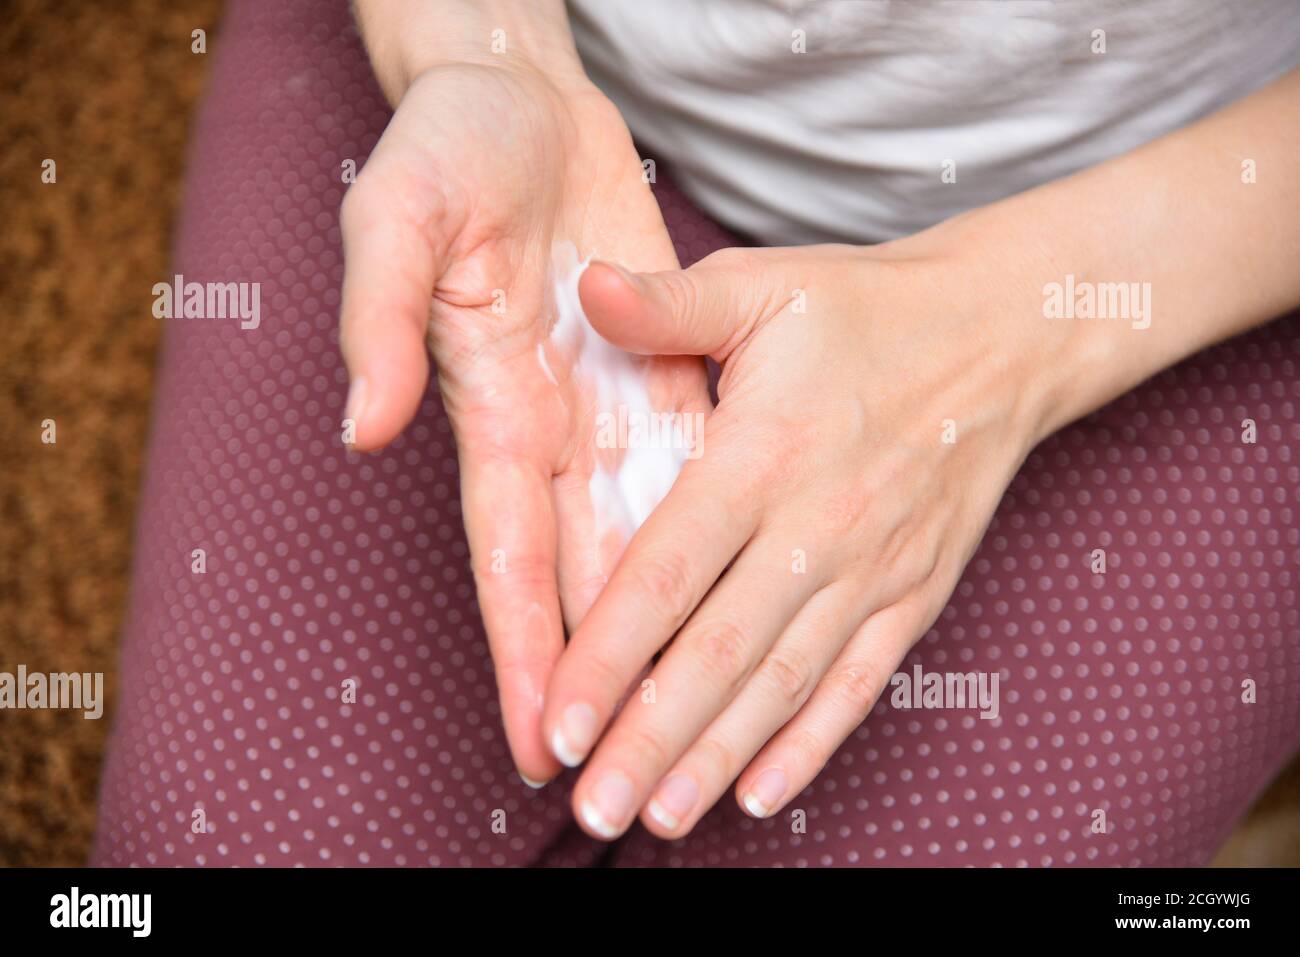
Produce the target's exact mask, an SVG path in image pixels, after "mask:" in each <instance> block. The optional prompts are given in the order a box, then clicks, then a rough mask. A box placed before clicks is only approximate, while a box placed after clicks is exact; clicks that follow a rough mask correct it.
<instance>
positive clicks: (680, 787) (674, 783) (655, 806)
mask: <svg viewBox="0 0 1300 957" xmlns="http://www.w3.org/2000/svg"><path fill="white" fill-rule="evenodd" d="M699 799H700V787H699V785H698V784H696V783H695V779H694V778H693V777H691V776H690V775H689V774H672V775H669V776H668V777H667V778H666V779H665V780H664V783H663V784H661V785H659V790H658V791H656V792H655V796H654V797H653V798H651V799H650V803H649V804H648V805H646V810H647V811H649V812H650V816H651V817H652V818H654V819H655V820H656V821H658V822H659V823H660V824H661V825H662V826H663V827H664V828H666V829H667V830H669V831H675V830H677V828H678V827H679V826H680V825H681V823H682V819H683V818H685V817H686V815H688V814H690V813H691V810H692V809H693V808H694V807H695V802H696V801H698V800H699Z"/></svg>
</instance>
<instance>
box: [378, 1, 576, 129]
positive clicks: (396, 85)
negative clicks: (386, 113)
mask: <svg viewBox="0 0 1300 957" xmlns="http://www.w3.org/2000/svg"><path fill="white" fill-rule="evenodd" d="M354 9H355V11H356V18H357V26H358V29H359V30H360V32H361V36H362V39H363V41H364V43H365V46H366V51H367V53H368V55H369V57H370V61H371V66H372V68H373V69H374V71H375V76H376V78H377V79H378V81H379V85H380V87H381V88H382V89H383V91H384V95H385V96H386V97H387V98H388V100H389V102H390V103H391V104H392V105H393V106H396V105H397V103H398V102H399V101H400V100H401V98H402V96H403V95H404V94H405V92H406V90H407V89H408V88H409V87H410V86H411V84H412V83H413V82H414V81H415V79H416V78H417V77H418V76H420V75H421V74H423V73H426V72H428V71H430V70H434V69H437V68H438V67H442V66H448V65H454V64H474V65H479V66H489V67H499V68H501V69H505V70H510V71H513V72H517V73H526V74H533V75H536V76H538V77H540V78H545V79H546V80H547V81H548V82H550V83H551V84H552V85H553V86H555V87H556V88H557V89H559V90H560V91H561V92H568V91H574V92H584V91H587V90H589V89H594V87H592V84H591V82H590V81H589V80H588V79H587V75H586V73H585V71H584V70H583V67H582V62H581V60H579V58H578V53H577V50H576V48H575V47H574V45H573V36H572V34H571V33H570V31H569V25H568V16H567V14H566V13H565V9H564V3H563V0H535V2H526V3H525V2H519V0H448V2H446V3H443V4H438V5H430V4H427V3H421V2H417V0H356V2H355V4H354Z"/></svg>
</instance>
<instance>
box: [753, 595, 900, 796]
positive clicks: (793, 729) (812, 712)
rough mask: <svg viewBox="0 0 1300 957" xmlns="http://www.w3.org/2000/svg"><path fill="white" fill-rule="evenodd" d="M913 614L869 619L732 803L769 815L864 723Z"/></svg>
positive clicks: (894, 609)
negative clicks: (735, 801)
mask: <svg viewBox="0 0 1300 957" xmlns="http://www.w3.org/2000/svg"><path fill="white" fill-rule="evenodd" d="M918 625H919V622H918V620H917V615H916V614H915V613H914V612H912V611H911V609H910V607H909V606H908V605H906V604H903V603H900V604H897V605H891V606H889V607H888V608H885V609H883V610H881V611H878V612H876V613H875V614H874V615H872V616H871V617H870V618H868V619H867V620H866V621H865V622H864V623H863V624H862V626H861V627H860V628H859V629H858V630H857V631H856V632H855V633H854V635H853V637H852V638H851V639H849V643H848V644H847V645H845V646H844V650H843V651H842V652H841V653H840V655H839V657H838V658H836V660H835V662H834V663H833V664H832V665H831V667H830V670H829V671H827V673H826V676H825V677H824V678H823V679H822V680H821V682H820V683H819V684H818V685H817V688H816V689H815V690H814V691H813V693H812V696H811V697H810V698H809V699H808V702H807V704H805V705H804V706H803V707H802V708H801V709H800V710H799V713H798V714H796V715H795V716H794V718H793V719H791V721H790V722H789V723H788V724H787V725H786V726H785V727H784V728H782V729H781V730H780V731H779V732H778V733H777V735H776V737H774V738H773V739H772V740H771V741H770V742H769V743H768V744H767V746H766V747H764V748H763V750H762V751H761V752H759V754H758V756H757V757H755V758H754V760H753V761H751V762H750V764H749V767H747V768H746V769H745V771H744V773H743V774H741V776H740V778H739V780H737V782H736V800H737V801H738V802H739V803H740V806H741V807H742V808H744V809H745V811H746V812H747V813H748V814H750V815H751V816H752V817H759V818H763V817H771V816H772V815H773V814H775V813H776V812H777V811H779V810H780V809H781V808H782V807H784V806H785V805H786V803H787V802H788V801H790V799H791V798H793V797H794V796H795V795H796V794H798V793H799V792H800V791H802V790H803V789H804V788H805V787H807V786H808V784H809V783H810V782H811V781H812V779H813V778H815V777H816V776H817V773H818V772H819V771H821V769H822V768H823V767H825V766H826V762H827V761H829V760H830V759H831V756H832V755H833V754H834V753H835V751H836V749H838V748H839V746H840V744H841V743H843V741H844V739H845V738H847V737H848V736H849V735H850V734H852V733H853V732H854V730H856V729H857V727H858V725H860V724H862V722H863V721H865V720H866V717H867V715H868V714H869V713H870V712H871V709H872V707H873V706H874V705H875V703H876V701H877V699H879V697H880V693H881V692H882V691H883V690H884V689H885V687H886V686H887V684H888V683H889V679H890V676H891V675H893V674H894V672H895V671H896V670H897V669H898V665H899V663H900V662H902V660H903V658H904V657H905V656H906V655H907V652H908V649H910V648H911V647H912V645H913V644H914V643H915V641H916V638H917V634H916V629H917V627H918Z"/></svg>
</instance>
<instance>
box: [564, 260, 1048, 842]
mask: <svg viewBox="0 0 1300 957" xmlns="http://www.w3.org/2000/svg"><path fill="white" fill-rule="evenodd" d="M918 239H919V240H920V243H917V244H913V245H912V246H909V245H908V244H906V243H899V244H895V245H891V246H886V247H877V248H875V249H870V250H867V249H858V248H853V247H849V246H815V247H807V248H800V249H769V250H724V251H722V252H720V253H716V254H714V255H713V256H710V257H708V258H707V259H705V260H703V261H701V262H700V263H698V264H697V265H696V266H694V267H693V268H691V269H689V270H686V271H684V272H667V273H660V274H656V275H633V274H631V273H628V272H626V271H624V270H621V269H619V268H617V267H614V266H610V265H607V264H605V263H596V264H593V265H592V266H591V268H590V269H588V271H587V273H586V274H585V276H584V277H583V280H582V284H581V294H582V299H583V302H584V304H585V306H586V310H587V314H588V316H589V318H590V319H591V321H592V323H593V325H594V326H595V327H596V328H597V329H598V330H600V331H601V332H602V334H604V335H605V337H606V338H608V339H609V340H610V341H612V342H614V343H616V344H618V345H621V346H623V347H624V348H627V349H630V350H633V351H636V352H643V353H655V354H658V353H665V354H678V353H688V354H708V355H711V356H713V357H714V358H716V359H717V360H718V361H719V362H720V363H721V364H722V368H723V375H722V379H721V382H720V386H719V393H720V401H719V404H718V407H717V409H716V410H715V412H714V413H713V416H712V418H710V419H709V421H708V425H707V428H706V430H705V435H704V443H703V454H702V456H701V457H700V458H699V459H697V460H694V461H690V462H688V463H687V464H686V466H685V468H684V469H683V471H682V473H681V475H680V476H679V478H678V480H677V483H676V485H675V486H674V487H673V489H672V491H671V492H670V493H669V495H668V496H667V498H665V499H664V501H663V502H662V504H661V505H660V506H659V508H658V509H657V510H656V511H655V512H654V513H653V514H652V515H651V516H650V518H649V520H648V521H647V522H646V523H645V524H644V525H643V526H642V527H641V530H640V531H639V532H638V533H637V535H636V536H635V537H634V538H633V540H632V543H631V544H630V546H629V547H628V549H627V551H626V552H625V553H624V556H623V558H622V561H621V562H620V564H619V565H618V567H617V569H616V571H615V573H614V575H613V576H612V578H611V580H610V582H609V584H608V586H607V587H606V588H605V590H604V591H603V592H602V593H601V595H600V597H599V598H598V599H597V602H596V604H595V605H594V606H593V608H592V609H591V611H590V612H589V613H588V615H587V617H586V618H585V619H584V621H583V622H582V624H581V626H580V627H579V628H578V630H577V632H576V634H575V635H574V636H573V638H572V639H571V641H570V644H569V647H568V649H567V650H566V651H565V653H564V655H563V656H562V657H561V659H560V662H559V664H558V665H557V667H556V669H555V672H554V675H553V677H552V680H551V685H550V687H549V689H548V691H547V701H546V711H545V716H544V719H543V727H544V728H545V730H546V733H547V735H548V740H550V741H552V742H553V745H552V746H553V748H554V749H555V750H556V752H557V754H560V755H566V754H567V755H572V756H573V757H575V758H579V759H580V758H582V757H583V756H585V755H587V754H588V752H589V750H590V749H591V748H592V746H593V745H594V744H595V743H596V741H597V738H598V736H599V735H600V733H601V731H602V729H605V728H606V726H607V724H608V725H609V727H608V730H606V731H605V733H604V737H603V739H602V740H601V741H600V743H599V746H598V747H597V748H596V750H595V752H594V753H593V754H591V756H590V759H589V760H588V762H587V767H586V768H585V770H584V773H583V774H582V777H581V779H580V780H579V782H578V784H577V786H576V788H575V791H574V797H573V801H574V809H575V812H576V813H577V816H578V819H579V820H580V821H581V822H582V824H583V826H584V827H585V829H586V830H588V831H589V832H590V833H592V834H593V835H595V836H598V837H602V838H606V839H608V838H613V837H615V836H617V835H619V834H620V833H622V832H623V831H624V830H625V829H626V828H627V827H628V826H629V825H630V824H631V822H632V820H633V818H634V816H635V815H636V814H637V812H638V810H641V811H642V820H643V822H644V823H645V825H646V827H647V828H649V829H650V830H651V831H652V832H654V833H655V834H657V835H660V836H662V837H666V838H668V837H680V836H682V835H684V834H685V833H687V832H688V831H690V829H691V828H692V827H693V826H694V824H695V822H696V821H698V820H699V818H700V817H701V816H702V815H703V814H704V812H705V811H707V810H708V809H709V807H710V806H712V805H713V803H714V802H715V801H716V800H717V799H718V797H719V796H720V795H721V794H722V792H723V791H724V790H725V789H726V788H727V787H728V785H729V784H730V783H731V782H732V781H733V780H735V779H737V778H738V779H739V780H738V781H737V787H736V797H737V800H738V801H739V802H740V804H741V806H742V807H743V808H744V809H745V810H746V811H748V812H749V813H750V814H751V815H754V816H756V817H766V816H769V815H771V814H773V813H775V812H776V811H777V810H778V809H780V808H781V807H782V806H783V805H785V804H786V802H788V801H789V800H790V799H791V798H793V797H794V796H795V795H797V794H798V793H799V792H800V791H801V790H802V789H803V788H804V787H805V786H806V785H807V784H808V783H809V782H810V781H811V780H812V779H813V777H814V776H815V775H816V774H817V772H818V771H819V770H820V768H821V767H822V766H823V765H824V764H825V763H826V761H827V760H828V759H829V758H830V756H831V755H832V754H833V752H834V751H835V750H836V748H837V747H838V746H839V744H840V743H841V742H842V741H843V740H844V738H845V737H846V736H847V735H848V734H849V733H850V732H852V731H853V730H854V729H855V728H856V727H857V726H858V725H859V724H860V723H861V722H862V721H863V720H864V718H865V716H866V715H867V713H868V712H869V710H870V709H871V707H872V706H873V704H874V703H875V701H876V699H877V697H878V696H879V695H880V693H881V691H882V689H883V688H885V687H886V684H887V682H888V680H889V678H890V676H891V674H892V673H893V672H894V671H895V670H896V668H897V666H898V665H899V663H900V662H901V660H902V659H903V657H904V656H905V654H906V652H907V651H908V649H909V648H910V647H911V646H912V645H913V644H914V643H915V642H916V641H917V640H918V639H919V638H920V637H921V636H922V635H923V634H924V633H925V631H926V629H927V628H928V627H929V626H930V624H931V623H932V622H933V621H934V619H935V618H936V616H937V615H938V613H939V612H940V611H941V610H942V608H943V606H944V604H945V602H946V601H947V599H948V597H949V595H950V594H951V592H952V590H953V588H954V587H955V585H956V583H957V581H958V578H959V576H960V574H961V572H962V570H963V568H964V567H965V565H966V563H967V561H968V560H969V559H970V556H971V555H972V553H973V551H974V550H975V547H976V545H977V544H978V542H979V540H980V538H981V536H982V535H983V532H984V530H985V528H986V527H987V525H988V522H989V520H990V518H991V516H992V514H993V511H994V509H995V507H996V505H997V503H998V501H999V500H1000V499H1001V497H1002V494H1003V492H1004V491H1005V489H1006V487H1007V485H1008V483H1009V482H1010V480H1011V479H1012V477H1013V476H1014V474H1015V472H1016V470H1017V469H1018V467H1019V465H1020V464H1021V462H1022V461H1023V459H1024V457H1025V456H1026V454H1027V453H1028V451H1029V449H1030V448H1031V447H1032V446H1033V444H1034V443H1035V442H1036V441H1037V440H1038V438H1039V437H1040V434H1041V431H1042V428H1043V422H1044V421H1045V418H1044V415H1045V412H1044V410H1045V408H1046V407H1047V406H1048V405H1050V401H1049V394H1050V392H1051V391H1052V387H1053V384H1052V382H1050V381H1048V379H1047V378H1045V377H1044V375H1043V370H1044V369H1049V370H1051V369H1057V368H1064V367H1065V365H1066V362H1065V360H1064V358H1063V356H1064V355H1066V354H1067V348H1066V343H1067V338H1068V336H1067V334H1064V333H1062V332H1061V331H1060V330H1061V329H1062V327H1061V326H1059V325H1053V324H1051V323H1049V322H1048V321H1047V320H1045V319H1044V318H1043V317H1042V311H1041V300H1039V299H1036V298H1031V299H1029V300H1027V301H1025V302H1024V303H1023V305H1024V306H1025V307H1026V308H1024V309H1019V310H1018V309H1016V308H1006V306H1007V304H1006V303H1003V302H998V303H994V302H992V301H991V300H988V299H983V298H981V297H980V294H979V293H978V292H977V290H979V289H982V288H985V289H987V288H989V287H990V286H992V287H995V288H997V287H1000V286H1002V285H1003V284H1004V283H1005V285H1006V286H1007V287H1009V288H1017V289H1021V288H1023V289H1027V290H1028V292H1029V293H1030V295H1031V296H1036V295H1037V289H1038V287H1037V286H1032V285H1028V284H1026V283H1023V282H1015V281H1012V280H1011V278H1010V277H1009V276H1006V275H1004V276H1000V277H999V280H998V281H997V282H994V283H990V282H989V277H988V275H987V274H981V273H979V272H978V270H972V268H971V265H970V264H963V263H961V262H958V259H959V258H960V257H951V256H948V255H946V254H945V253H944V251H943V249H942V244H940V243H936V242H935V241H934V240H933V239H931V238H929V237H927V236H926V234H922V236H921V237H918ZM922 243H923V244H924V245H921V244H922ZM909 250H910V251H909ZM974 265H975V266H977V267H979V268H982V269H984V270H987V269H990V268H992V264H991V263H989V262H988V261H987V260H986V261H982V262H980V263H976V264H974ZM975 275H979V281H978V282H976V281H975V280H974V279H973V278H972V277H973V276H975ZM674 636H675V637H674ZM670 640H671V644H669V642H670ZM665 646H666V651H665V652H664V654H663V655H662V657H661V658H660V659H659V660H658V662H657V664H655V665H654V668H653V671H652V672H651V673H650V681H651V682H653V683H652V684H650V685H644V684H643V685H642V687H643V688H644V689H646V690H645V692H644V693H642V694H640V695H637V694H633V695H632V696H631V697H630V698H628V700H627V703H626V704H625V705H624V706H623V708H622V710H621V711H619V712H618V713H617V716H616V717H615V711H616V706H617V703H618V702H619V701H620V699H621V698H622V697H623V696H624V694H625V693H626V691H627V689H628V687H629V685H630V684H631V683H632V682H633V681H634V680H635V679H636V678H637V677H638V676H639V675H640V674H641V673H642V669H643V667H644V666H645V665H646V664H647V663H648V662H649V661H650V660H651V658H652V656H654V655H656V654H657V653H658V652H660V651H661V650H663V649H664V648H665ZM651 692H652V693H651ZM611 721H612V724H611Z"/></svg>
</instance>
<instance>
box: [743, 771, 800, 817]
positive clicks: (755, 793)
mask: <svg viewBox="0 0 1300 957" xmlns="http://www.w3.org/2000/svg"><path fill="white" fill-rule="evenodd" d="M789 786H790V783H789V780H788V779H787V778H786V776H785V772H784V771H782V770H781V769H780V768H768V769H767V770H766V771H764V772H763V773H762V774H760V775H759V776H758V777H757V778H756V779H755V780H754V783H753V784H751V785H750V786H749V790H748V791H746V792H745V810H746V811H748V812H749V813H750V814H752V815H753V816H754V817H768V816H770V815H771V813H772V812H773V811H775V810H776V809H777V808H778V807H780V806H781V799H782V798H784V797H785V792H786V789H787V788H788V787H789Z"/></svg>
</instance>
